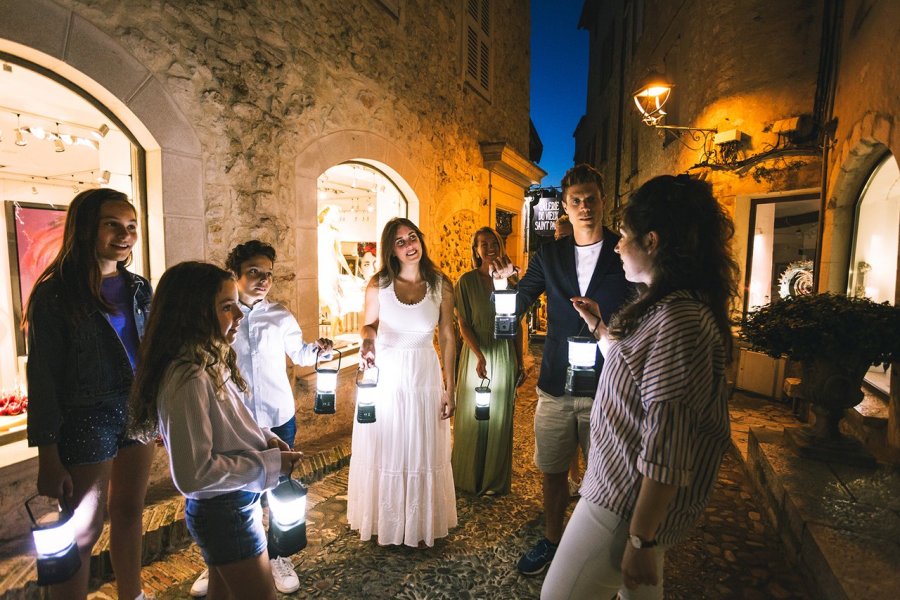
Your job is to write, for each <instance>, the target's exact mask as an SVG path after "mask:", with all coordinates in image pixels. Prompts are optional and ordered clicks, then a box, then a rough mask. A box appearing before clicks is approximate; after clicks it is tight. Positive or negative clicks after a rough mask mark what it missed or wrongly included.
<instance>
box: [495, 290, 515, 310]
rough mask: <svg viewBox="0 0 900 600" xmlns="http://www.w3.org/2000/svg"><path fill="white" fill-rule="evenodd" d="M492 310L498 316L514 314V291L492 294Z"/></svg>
mask: <svg viewBox="0 0 900 600" xmlns="http://www.w3.org/2000/svg"><path fill="white" fill-rule="evenodd" d="M494 310H495V311H496V313H497V314H498V315H514V314H516V291H515V290H506V291H497V292H494Z"/></svg>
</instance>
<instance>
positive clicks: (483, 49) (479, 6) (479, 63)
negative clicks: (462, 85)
mask: <svg viewBox="0 0 900 600" xmlns="http://www.w3.org/2000/svg"><path fill="white" fill-rule="evenodd" d="M465 52H466V55H465V65H466V81H467V82H468V83H470V84H471V85H472V86H473V87H474V88H475V89H476V90H478V91H479V92H481V93H482V94H483V95H484V96H485V97H487V98H488V99H490V93H491V0H466V48H465Z"/></svg>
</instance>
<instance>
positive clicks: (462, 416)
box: [452, 227, 524, 495]
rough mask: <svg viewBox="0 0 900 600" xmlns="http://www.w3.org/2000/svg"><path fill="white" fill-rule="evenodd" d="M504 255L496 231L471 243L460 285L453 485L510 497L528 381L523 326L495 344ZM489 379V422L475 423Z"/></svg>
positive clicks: (485, 230)
mask: <svg viewBox="0 0 900 600" xmlns="http://www.w3.org/2000/svg"><path fill="white" fill-rule="evenodd" d="M503 254H505V252H504V250H503V243H502V241H501V240H500V236H499V235H498V234H497V232H496V231H494V230H493V229H491V228H490V227H482V228H481V229H479V230H478V231H476V232H475V235H474V236H473V237H472V264H473V266H474V267H475V268H474V269H473V270H471V271H469V272H468V273H465V274H464V275H463V276H462V277H460V279H459V282H458V283H457V284H456V311H457V316H458V320H459V331H460V335H461V336H462V339H463V342H464V348H463V351H462V353H461V354H460V359H459V364H458V365H457V371H456V381H457V383H456V407H457V408H456V417H455V422H454V441H453V454H452V464H453V479H454V481H455V482H456V487H457V488H458V489H460V490H462V491H466V492H470V493H475V494H485V495H494V494H506V493H508V492H509V488H510V482H511V480H512V429H513V407H514V405H515V398H516V387H517V385H520V384H521V382H522V381H523V380H524V368H523V365H522V345H521V343H520V342H521V324H520V325H519V326H518V334H517V337H516V338H515V339H508V338H507V339H499V340H495V339H494V303H493V302H492V301H491V294H492V293H493V291H494V283H493V279H492V277H491V273H490V271H489V269H490V264H491V261H493V260H494V259H495V258H497V257H499V256H501V255H503ZM488 379H490V388H491V408H490V418H489V419H487V420H484V421H479V420H476V419H475V388H476V387H479V386H480V385H482V381H485V382H486V380H488Z"/></svg>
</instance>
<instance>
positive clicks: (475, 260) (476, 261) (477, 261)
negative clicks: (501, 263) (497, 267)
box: [472, 227, 506, 269]
mask: <svg viewBox="0 0 900 600" xmlns="http://www.w3.org/2000/svg"><path fill="white" fill-rule="evenodd" d="M482 233H484V234H486V235H491V236H493V237H494V239H495V240H497V246H499V247H500V255H501V256H506V248H504V246H503V239H502V238H501V237H500V234H499V233H497V232H496V231H495V230H494V229H493V228H491V227H482V228H481V229H479V230H478V231H476V232H475V233H473V234H472V268H473V269H477V268H479V267H480V266H481V257H480V256H478V236H479V235H481V234H482Z"/></svg>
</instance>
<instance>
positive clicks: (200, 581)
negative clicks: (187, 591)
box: [191, 569, 209, 598]
mask: <svg viewBox="0 0 900 600" xmlns="http://www.w3.org/2000/svg"><path fill="white" fill-rule="evenodd" d="M207 590H209V569H203V572H202V573H200V577H198V578H197V581H195V582H194V585H192V586H191V596H193V597H194V598H202V597H203V596H205V595H206V592H207Z"/></svg>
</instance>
